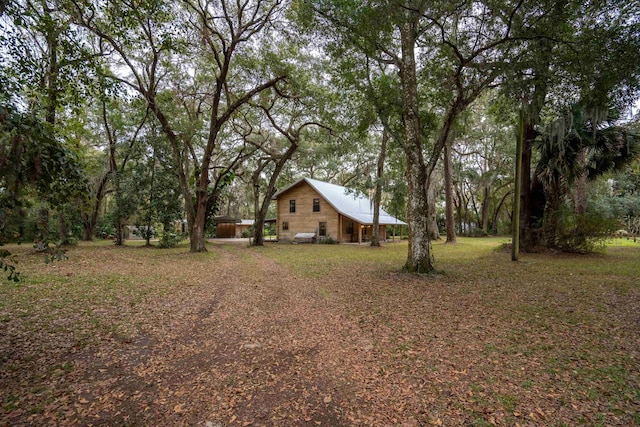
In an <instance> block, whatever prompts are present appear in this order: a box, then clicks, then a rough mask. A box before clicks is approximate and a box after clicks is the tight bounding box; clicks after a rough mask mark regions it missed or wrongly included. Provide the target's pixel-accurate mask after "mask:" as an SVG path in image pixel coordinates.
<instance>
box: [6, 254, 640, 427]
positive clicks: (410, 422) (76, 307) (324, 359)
mask: <svg viewBox="0 0 640 427" xmlns="http://www.w3.org/2000/svg"><path fill="white" fill-rule="evenodd" d="M400 248H401V247H400ZM404 248H406V246H404ZM290 250H291V248H289V247H287V246H272V247H270V248H266V249H265V250H264V251H262V250H260V251H258V250H252V249H247V248H243V247H216V248H214V250H212V251H210V253H208V254H200V255H197V256H195V255H194V256H192V255H190V254H185V253H183V252H173V253H171V252H162V251H136V250H135V249H131V248H129V249H126V248H125V249H122V250H120V249H115V248H111V247H109V248H106V247H105V248H101V247H80V248H77V249H74V251H75V256H76V257H80V261H79V262H78V264H74V263H73V260H74V258H73V256H74V254H73V253H71V254H70V255H72V261H71V262H69V263H65V264H64V265H63V264H56V265H53V266H47V267H46V268H47V274H46V278H45V279H46V280H44V279H43V282H42V283H40V284H39V283H38V282H37V281H36V280H34V281H33V282H29V281H28V280H26V281H25V283H24V284H22V285H20V286H21V287H19V288H14V289H12V290H6V289H4V290H3V291H4V294H3V300H2V301H5V303H4V305H2V306H0V320H1V322H0V328H1V330H0V332H2V334H3V340H2V342H0V356H1V358H0V362H1V363H2V368H3V370H2V375H0V398H1V400H2V407H0V424H57V425H71V424H76V425H77V424H84V425H88V424H92V423H97V422H98V421H99V422H102V423H103V424H138V425H145V424H146V425H150V424H158V423H163V424H172V425H205V426H207V427H221V426H223V425H224V426H226V425H231V426H263V425H323V426H334V425H354V426H360V425H396V424H397V425H405V426H414V425H415V426H418V425H435V426H455V425H470V424H478V425H483V424H484V425H495V426H506V425H516V426H517V425H521V426H522V427H524V426H542V425H546V424H548V423H549V422H550V420H553V422H558V423H565V424H568V425H573V424H577V423H578V420H598V419H599V418H598V417H600V418H604V419H605V420H606V423H607V424H608V425H612V426H615V425H619V426H623V425H630V424H631V423H632V422H633V420H634V418H633V416H634V415H633V414H637V413H638V409H639V408H638V405H639V404H638V402H637V399H635V398H634V396H636V395H635V394H634V389H633V385H634V384H637V383H638V381H637V380H638V377H639V372H638V366H637V363H635V361H637V358H638V354H639V353H640V349H639V348H638V345H639V344H638V342H637V340H634V338H633V337H637V334H638V332H639V331H638V325H637V324H634V323H633V322H628V319H632V320H633V319H636V318H637V314H635V313H636V312H635V311H633V310H632V307H631V306H630V305H633V304H635V302H637V301H640V299H638V293H639V291H638V289H637V288H638V286H637V285H633V284H630V283H626V282H624V280H625V279H622V278H618V279H615V280H614V283H615V286H613V287H611V288H606V286H607V285H606V284H603V281H602V280H596V281H595V282H597V283H595V282H594V283H595V284H594V287H595V288H596V289H600V290H599V291H598V292H597V293H593V292H588V290H583V289H582V287H584V286H589V284H588V283H587V284H585V283H584V278H585V277H586V276H585V275H580V276H579V275H576V277H580V280H581V282H580V283H579V284H575V283H573V282H571V280H572V279H570V278H567V279H563V280H564V282H563V283H558V280H556V279H555V277H554V274H555V273H554V272H553V271H548V272H547V271H541V270H539V269H537V270H536V269H534V268H533V267H532V266H535V267H536V268H539V266H540V264H543V263H542V262H541V263H538V264H536V263H533V264H529V265H527V264H524V263H523V264H522V265H519V266H517V267H515V268H518V269H520V271H518V280H519V282H518V283H515V282H513V281H512V278H511V277H512V276H510V272H511V270H512V269H513V268H514V267H513V266H512V265H508V266H502V265H501V264H500V263H499V262H496V258H491V257H489V258H487V259H479V260H476V261H475V262H474V265H473V267H468V266H466V265H465V264H459V265H458V267H457V268H455V269H452V268H450V269H449V270H450V271H452V273H451V274H450V275H447V276H439V277H437V278H428V279H425V278H423V277H420V276H412V275H405V274H401V273H390V272H388V271H381V270H380V269H377V268H375V267H372V265H375V262H377V261H371V260H370V261H367V262H358V261H354V259H353V257H351V258H348V257H346V256H343V258H345V259H347V260H348V263H346V262H342V260H341V259H340V255H336V256H334V255H330V256H331V257H333V258H331V261H330V262H329V261H328V262H327V263H323V261H322V257H321V256H318V255H317V253H314V252H313V251H314V250H325V248H320V249H318V247H312V246H309V247H299V248H296V251H297V252H296V253H295V254H289V253H288V251H290ZM333 250H335V251H338V254H340V251H347V250H353V251H361V253H362V254H365V255H366V256H372V255H371V254H370V253H369V252H365V250H363V248H357V247H351V248H350V247H348V246H345V247H339V248H333ZM395 250H396V249H395V248H394V247H390V248H387V251H386V252H385V253H384V254H383V255H385V256H389V254H392V255H393V252H391V251H395ZM449 250H452V249H449ZM85 251H86V252H85ZM400 252H404V249H402V250H400V249H399V250H398V253H400ZM283 253H285V255H287V256H291V257H292V258H291V259H295V260H296V262H297V266H298V267H296V268H301V267H300V265H302V266H304V265H308V266H310V267H309V274H306V273H305V272H304V271H302V272H301V271H298V270H292V268H291V267H290V266H288V264H287V263H285V262H279V261H277V260H278V259H279V257H280V256H281V255H282V254H283ZM344 253H346V252H344ZM378 253H379V252H378ZM349 256H351V255H349ZM393 256H395V255H393ZM172 258H180V265H181V269H180V270H179V271H176V270H175V266H176V262H169V261H170V260H172ZM107 261H108V263H109V265H110V266H117V269H118V270H117V271H118V273H113V270H112V271H111V272H106V271H105V269H104V265H105V264H104V263H105V262H107ZM383 261H384V262H387V263H388V262H389V261H388V260H383ZM543 261H544V262H550V261H549V260H547V259H544V260H543ZM572 261H573V260H572V259H570V260H569V262H572ZM592 262H601V261H600V260H598V259H595V260H592ZM602 262H605V261H602ZM305 263H306V264H305ZM560 267H562V264H561V265H560ZM527 268H532V269H531V271H526V269H527ZM574 268H577V267H574ZM534 270H535V271H534ZM25 271H26V272H29V269H28V267H27V268H26V269H25ZM292 271H294V272H295V273H292ZM474 271H475V272H476V273H478V274H476V275H475V276H474V275H473V274H472V273H473V272H474ZM320 272H321V273H322V274H319V273H320ZM482 272H488V273H487V274H486V276H487V277H488V278H489V279H484V278H483V273H482ZM30 274H31V275H32V276H31V277H32V278H33V277H34V275H37V274H38V273H37V269H36V268H34V270H33V272H31V273H30ZM476 276H477V277H476ZM563 278H564V276H563ZM527 279H528V280H530V281H531V283H528V282H526V281H525V282H521V281H522V280H527ZM623 282H624V283H623ZM45 283H46V284H45ZM187 285H188V286H187ZM622 285H624V287H623V286H622ZM602 287H605V289H607V290H606V291H602V289H601V288H602ZM618 288H624V289H625V292H627V293H626V294H625V295H626V296H625V298H618V297H617V296H616V295H617V294H616V292H617V290H616V289H618ZM318 289H322V290H325V291H326V292H320V293H319V292H318ZM325 294H330V295H331V298H326V295H325ZM594 295H595V296H594ZM598 298H600V299H601V298H610V300H611V301H613V302H614V303H615V304H614V303H611V304H608V303H607V304H601V301H600V299H598ZM562 301H565V302H566V304H565V303H563V302H562ZM607 301H609V300H607ZM562 304H565V305H562ZM566 307H570V308H571V310H565V308H566ZM634 399H635V400H634ZM603 408H604V409H603ZM594 422H595V421H594Z"/></svg>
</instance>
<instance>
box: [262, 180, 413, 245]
mask: <svg viewBox="0 0 640 427" xmlns="http://www.w3.org/2000/svg"><path fill="white" fill-rule="evenodd" d="M273 199H274V200H276V204H277V218H276V224H277V234H278V240H285V241H286V240H291V241H293V240H294V239H295V238H296V235H299V236H305V237H308V236H309V235H310V234H311V233H313V235H314V238H315V239H318V240H322V239H324V238H327V237H331V238H332V239H334V240H337V241H339V242H358V243H361V242H364V241H367V240H370V239H371V235H372V231H373V230H372V227H373V202H372V201H371V200H369V198H367V197H365V196H364V195H362V194H361V193H359V192H357V191H355V190H351V189H348V188H346V187H342V186H340V185H335V184H330V183H327V182H322V181H318V180H315V179H310V178H303V179H301V180H299V181H296V182H295V183H293V184H291V185H290V186H288V187H287V188H285V189H283V190H280V191H278V192H277V193H276V194H275V195H274V196H273ZM379 223H380V231H379V236H380V239H381V240H384V239H386V226H387V225H406V223H405V222H403V221H401V220H399V219H397V218H394V217H392V216H391V215H389V214H388V213H387V212H385V211H384V210H383V209H380V219H379Z"/></svg>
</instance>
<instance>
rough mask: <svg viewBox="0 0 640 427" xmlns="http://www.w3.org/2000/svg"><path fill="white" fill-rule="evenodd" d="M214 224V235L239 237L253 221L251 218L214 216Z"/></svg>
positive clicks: (224, 237) (228, 237) (223, 237)
mask: <svg viewBox="0 0 640 427" xmlns="http://www.w3.org/2000/svg"><path fill="white" fill-rule="evenodd" d="M214 222H215V224H216V237H218V238H221V239H231V238H234V237H235V238H241V237H242V234H243V233H244V232H245V231H247V232H248V231H249V228H251V226H252V225H253V223H254V220H252V219H237V218H233V217H229V216H219V217H216V218H214Z"/></svg>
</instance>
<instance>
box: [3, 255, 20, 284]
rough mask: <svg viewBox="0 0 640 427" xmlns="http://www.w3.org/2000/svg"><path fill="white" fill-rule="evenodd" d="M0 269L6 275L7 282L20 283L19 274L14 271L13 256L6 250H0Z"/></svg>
mask: <svg viewBox="0 0 640 427" xmlns="http://www.w3.org/2000/svg"><path fill="white" fill-rule="evenodd" d="M0 269H2V271H4V272H5V273H6V274H7V280H10V281H13V282H19V281H20V273H19V272H18V271H17V270H16V266H15V256H13V255H11V252H9V251H8V250H6V249H0Z"/></svg>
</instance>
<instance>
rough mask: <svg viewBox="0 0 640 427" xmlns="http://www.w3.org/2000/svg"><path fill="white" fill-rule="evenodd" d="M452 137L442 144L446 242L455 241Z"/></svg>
mask: <svg viewBox="0 0 640 427" xmlns="http://www.w3.org/2000/svg"><path fill="white" fill-rule="evenodd" d="M452 143H453V138H450V140H449V142H448V143H447V145H445V146H444V197H445V224H446V228H447V241H446V243H456V242H457V241H456V225H455V217H454V215H453V209H454V201H453V167H452V164H451V144H452Z"/></svg>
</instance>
